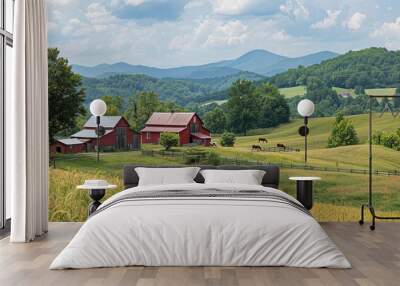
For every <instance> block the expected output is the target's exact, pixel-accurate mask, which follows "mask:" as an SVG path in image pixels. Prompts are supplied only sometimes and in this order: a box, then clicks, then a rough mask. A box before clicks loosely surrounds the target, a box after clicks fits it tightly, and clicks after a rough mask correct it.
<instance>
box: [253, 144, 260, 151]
mask: <svg viewBox="0 0 400 286" xmlns="http://www.w3.org/2000/svg"><path fill="white" fill-rule="evenodd" d="M251 151H262V149H261V146H260V145H253V146H251Z"/></svg>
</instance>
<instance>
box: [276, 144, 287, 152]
mask: <svg viewBox="0 0 400 286" xmlns="http://www.w3.org/2000/svg"><path fill="white" fill-rule="evenodd" d="M276 147H278V148H282V149H283V150H286V146H285V145H284V144H281V143H278V144H276Z"/></svg>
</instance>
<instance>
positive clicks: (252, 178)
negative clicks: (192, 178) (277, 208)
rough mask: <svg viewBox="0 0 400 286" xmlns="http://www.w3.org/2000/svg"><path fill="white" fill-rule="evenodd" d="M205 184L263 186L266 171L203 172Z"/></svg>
mask: <svg viewBox="0 0 400 286" xmlns="http://www.w3.org/2000/svg"><path fill="white" fill-rule="evenodd" d="M200 173H201V174H202V175H203V177H204V183H205V184H213V183H223V184H246V185H261V182H262V179H263V177H264V175H265V171H261V170H202V171H200Z"/></svg>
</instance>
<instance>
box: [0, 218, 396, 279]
mask: <svg viewBox="0 0 400 286" xmlns="http://www.w3.org/2000/svg"><path fill="white" fill-rule="evenodd" d="M80 226H81V224H80V223H50V228H49V229H50V230H49V233H48V234H47V235H45V236H44V237H42V238H40V239H38V240H36V241H34V242H33V243H29V244H10V243H9V242H8V238H5V239H3V240H1V241H0V285H2V286H8V285H10V286H17V285H29V286H35V285H40V286H42V285H43V286H44V285H54V286H55V285H57V286H61V285H68V286H74V285H85V286H87V285H96V286H97V285H136V286H139V285H140V286H153V285H160V286H161V285H167V286H179V285H202V286H203V285H204V286H206V285H210V286H212V285H226V286H235V285H243V286H244V285H245V286H247V285H249V286H250V285H251V286H252V285H255V286H261V285H290V286H291V285H346V286H347V285H385V286H390V285H400V223H394V222H385V223H383V222H382V223H378V225H377V229H376V230H375V231H374V232H372V231H370V230H369V228H368V225H364V226H359V225H358V224H356V223H322V226H323V228H324V229H325V230H326V231H327V232H328V234H329V236H330V237H331V238H332V239H333V240H334V241H335V242H336V244H337V245H338V246H339V248H340V249H341V250H342V251H343V252H344V254H345V255H346V256H347V258H348V259H349V260H350V262H351V263H352V265H353V268H352V269H349V270H341V269H302V268H288V267H124V268H108V269H105V268H103V269H89V270H52V271H50V270H48V266H49V264H50V262H51V261H52V260H53V258H54V257H55V256H56V255H57V254H58V253H59V252H60V251H61V249H62V248H63V247H64V246H65V245H66V244H67V242H68V241H69V240H70V239H71V238H72V237H73V235H74V234H75V233H76V231H77V230H78V229H79V228H80Z"/></svg>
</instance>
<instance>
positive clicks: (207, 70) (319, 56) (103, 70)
mask: <svg viewBox="0 0 400 286" xmlns="http://www.w3.org/2000/svg"><path fill="white" fill-rule="evenodd" d="M336 56H337V54H335V53H332V52H319V53H315V54H310V55H307V56H303V57H298V58H289V57H284V56H280V55H277V54H274V53H271V52H268V51H265V50H253V51H251V52H248V53H246V54H244V55H242V56H240V57H239V58H237V59H233V60H224V61H220V62H215V63H210V64H205V65H199V66H184V67H177V68H156V67H148V66H143V65H130V64H127V63H123V62H120V63H115V64H100V65H96V66H93V67H88V66H82V65H73V66H72V68H73V70H74V71H75V72H76V73H79V74H81V75H82V76H85V77H107V76H110V75H115V74H143V75H147V76H151V77H154V78H175V79H176V78H179V79H207V78H216V77H225V76H231V75H236V74H239V73H241V72H243V71H245V72H250V73H254V74H258V75H262V76H272V75H275V74H277V73H280V72H283V71H286V70H288V69H289V68H296V67H298V66H299V65H303V66H309V65H313V64H318V63H320V62H322V61H324V60H327V59H331V58H334V57H336ZM253 76H256V75H253Z"/></svg>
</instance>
